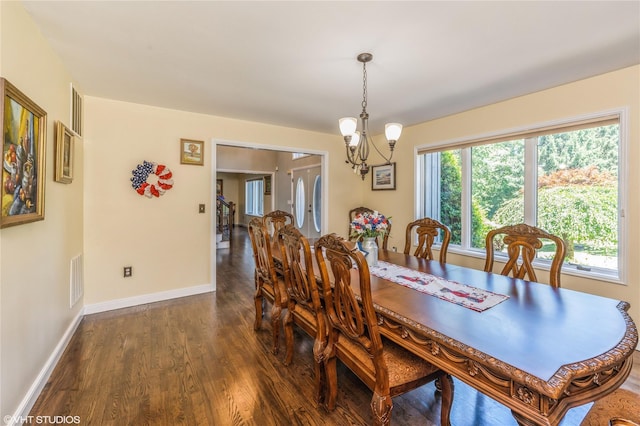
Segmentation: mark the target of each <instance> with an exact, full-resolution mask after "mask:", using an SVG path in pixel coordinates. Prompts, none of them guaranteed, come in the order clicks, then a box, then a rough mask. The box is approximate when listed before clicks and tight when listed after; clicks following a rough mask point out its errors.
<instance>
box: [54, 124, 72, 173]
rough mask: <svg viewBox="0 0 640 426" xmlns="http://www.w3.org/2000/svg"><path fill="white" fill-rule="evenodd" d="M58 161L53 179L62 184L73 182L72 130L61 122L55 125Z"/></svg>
mask: <svg viewBox="0 0 640 426" xmlns="http://www.w3.org/2000/svg"><path fill="white" fill-rule="evenodd" d="M54 134H55V137H56V143H55V145H56V161H55V170H54V176H53V179H54V180H55V181H56V182H60V183H71V182H73V144H74V140H75V138H74V136H73V132H71V129H69V128H68V127H67V126H65V125H64V124H62V122H60V121H56V122H55V123H54Z"/></svg>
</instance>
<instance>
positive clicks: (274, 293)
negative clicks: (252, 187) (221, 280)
mask: <svg viewBox="0 0 640 426" xmlns="http://www.w3.org/2000/svg"><path fill="white" fill-rule="evenodd" d="M248 229H249V237H250V239H251V247H252V248H253V258H254V260H255V263H256V269H255V275H254V281H255V286H256V292H255V295H254V301H255V305H256V319H255V322H254V325H253V328H254V329H255V330H259V329H260V327H261V325H262V317H263V315H264V313H263V307H264V300H265V299H266V300H267V301H268V302H270V303H271V305H272V307H271V328H272V333H273V348H272V352H273V353H274V354H277V353H278V350H279V348H280V343H279V341H280V325H281V324H280V320H281V315H282V310H283V309H285V308H286V307H287V304H288V297H287V290H286V288H285V283H284V280H283V278H282V277H281V276H279V275H278V274H277V273H276V270H275V265H274V261H273V255H272V245H271V238H270V237H269V233H268V232H267V228H266V227H265V226H264V224H263V223H262V221H261V220H260V219H259V218H257V217H255V218H253V219H251V221H250V222H249V226H248Z"/></svg>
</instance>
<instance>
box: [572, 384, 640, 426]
mask: <svg viewBox="0 0 640 426" xmlns="http://www.w3.org/2000/svg"><path fill="white" fill-rule="evenodd" d="M614 417H624V418H625V419H628V420H630V421H632V422H635V423H639V424H640V395H638V394H637V393H633V392H631V391H629V390H627V389H617V390H615V391H614V392H612V393H610V394H609V395H607V396H605V397H604V398H602V399H599V400H597V401H596V402H595V403H594V404H593V406H592V407H591V409H590V410H589V412H588V413H587V415H586V416H585V418H584V420H583V421H582V423H580V426H607V425H608V424H609V421H610V420H611V419H612V418H614Z"/></svg>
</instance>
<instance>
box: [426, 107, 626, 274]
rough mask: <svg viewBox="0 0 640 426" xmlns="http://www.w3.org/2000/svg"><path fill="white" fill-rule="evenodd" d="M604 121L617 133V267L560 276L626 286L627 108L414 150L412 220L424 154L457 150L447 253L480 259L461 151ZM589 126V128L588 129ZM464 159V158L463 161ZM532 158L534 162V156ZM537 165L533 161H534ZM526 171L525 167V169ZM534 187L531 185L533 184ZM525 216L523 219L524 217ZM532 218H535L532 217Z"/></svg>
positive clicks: (569, 270)
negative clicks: (454, 214) (454, 219)
mask: <svg viewBox="0 0 640 426" xmlns="http://www.w3.org/2000/svg"><path fill="white" fill-rule="evenodd" d="M607 121H613V122H617V124H618V129H619V135H620V139H619V144H618V267H617V270H613V269H605V268H592V269H591V270H584V269H581V268H578V266H577V265H571V264H567V263H565V264H564V265H563V268H562V273H563V274H567V275H574V276H578V277H584V278H590V279H597V280H604V281H607V282H610V283H615V284H625V285H626V283H627V265H628V259H627V251H628V250H627V245H628V242H627V238H626V235H627V231H626V230H627V227H628V221H627V217H626V216H627V215H626V212H627V207H628V206H627V198H628V196H627V188H628V184H629V182H628V179H629V176H628V169H629V167H628V162H629V159H628V155H627V151H628V125H629V124H628V123H629V120H628V107H619V108H614V109H610V110H603V111H599V112H595V113H591V114H584V115H580V116H574V117H567V118H563V119H558V120H551V121H546V122H540V123H534V124H531V125H523V126H520V127H516V128H510V129H505V130H500V131H496V132H491V133H485V134H479V135H472V136H467V137H461V138H456V139H451V140H445V141H440V142H436V143H433V144H423V145H417V146H415V147H414V159H415V162H414V177H415V196H414V199H415V206H414V211H415V217H416V218H419V217H424V215H425V210H426V209H425V207H424V206H425V201H426V200H425V198H426V197H425V195H424V194H425V193H426V191H425V186H426V184H425V180H424V179H423V176H424V170H423V167H424V161H423V158H424V154H429V153H435V152H442V151H446V150H454V149H461V158H462V159H463V162H462V163H463V166H462V167H463V170H462V182H461V183H462V200H461V211H462V213H461V216H462V217H461V220H462V226H461V233H462V235H461V237H462V238H461V240H462V241H461V244H460V245H455V244H450V245H449V249H448V251H449V252H450V253H455V254H460V255H464V256H469V257H475V258H484V257H485V251H484V250H483V249H477V248H473V247H471V232H470V231H471V208H470V207H471V206H470V202H471V170H470V167H471V166H470V161H469V160H470V156H471V150H470V149H463V148H468V147H472V146H474V145H483V144H489V143H495V142H499V141H506V140H512V139H516V138H520V139H527V138H531V137H534V136H536V135H537V136H539V135H541V134H549V133H554V132H557V133H560V132H562V131H570V130H572V129H577V128H579V127H583V128H584V127H596V126H597V125H598V123H601V125H605V124H606V122H607ZM590 124H593V126H590ZM527 145H528V144H527V143H526V142H525V150H526V149H533V148H535V147H533V148H528V147H527ZM465 156H467V158H466V160H467V161H464V160H465ZM533 158H536V159H537V156H536V155H534V156H533ZM536 161H537V160H536ZM526 167H528V165H527V164H525V169H526ZM528 185H529V186H531V185H532V183H530V182H529V183H528V182H527V180H526V178H525V197H526V196H534V197H535V195H532V194H530V195H528V194H527V192H526V191H527V190H530V188H529V187H528ZM533 185H535V183H533ZM527 213H529V214H530V213H531V212H525V217H527ZM533 216H534V217H535V214H534V215H533ZM496 260H497V261H498V262H500V261H502V258H500V257H498V258H497V259H496ZM534 266H536V267H537V268H539V269H542V270H549V268H550V262H548V261H544V260H536V261H535V262H534Z"/></svg>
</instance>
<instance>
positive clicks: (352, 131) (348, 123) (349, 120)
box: [338, 53, 402, 180]
mask: <svg viewBox="0 0 640 426" xmlns="http://www.w3.org/2000/svg"><path fill="white" fill-rule="evenodd" d="M372 59H373V55H372V54H371V53H361V54H359V55H358V62H362V112H361V113H360V121H361V127H360V131H358V130H356V129H357V127H358V120H357V119H356V118H355V117H344V118H341V119H340V120H339V121H338V124H339V126H340V133H342V136H344V144H345V147H346V149H347V159H346V160H345V163H347V164H351V168H352V169H353V172H354V173H360V176H361V177H362V180H364V177H365V176H366V175H367V173H369V165H368V164H367V159H368V158H369V139H370V138H371V136H369V113H368V112H367V62H371V60H372ZM384 131H385V136H386V137H387V141H388V142H389V157H388V158H387V156H385V155H384V154H383V153H382V152H380V150H379V149H378V147H376V145H375V143H374V141H373V138H371V145H372V146H373V148H374V149H375V150H376V151H377V152H378V154H380V155H381V156H382V158H384V160H385V161H386V163H385V164H391V157H393V149H394V148H395V145H396V142H397V141H398V139H399V138H400V134H401V133H402V124H399V123H387V124H385V126H384Z"/></svg>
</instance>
